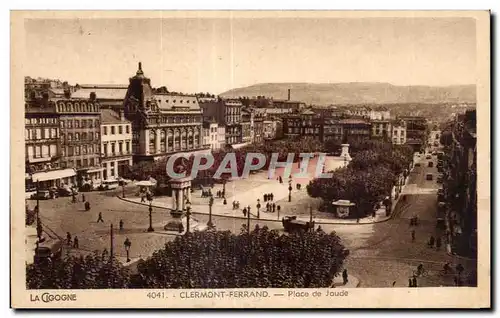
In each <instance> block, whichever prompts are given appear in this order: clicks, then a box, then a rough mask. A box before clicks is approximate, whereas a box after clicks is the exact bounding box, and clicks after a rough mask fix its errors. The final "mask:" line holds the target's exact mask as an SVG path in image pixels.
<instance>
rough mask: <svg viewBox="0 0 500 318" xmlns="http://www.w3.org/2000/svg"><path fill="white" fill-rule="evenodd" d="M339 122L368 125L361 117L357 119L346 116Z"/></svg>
mask: <svg viewBox="0 0 500 318" xmlns="http://www.w3.org/2000/svg"><path fill="white" fill-rule="evenodd" d="M339 123H341V124H365V125H368V122H366V121H365V120H362V119H357V118H346V119H341V120H340V121H339Z"/></svg>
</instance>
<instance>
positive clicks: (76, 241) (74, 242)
mask: <svg viewBox="0 0 500 318" xmlns="http://www.w3.org/2000/svg"><path fill="white" fill-rule="evenodd" d="M73 248H80V245H79V244H78V236H75V238H74V239H73Z"/></svg>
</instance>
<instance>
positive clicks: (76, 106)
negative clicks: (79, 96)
mask: <svg viewBox="0 0 500 318" xmlns="http://www.w3.org/2000/svg"><path fill="white" fill-rule="evenodd" d="M75 112H80V103H75Z"/></svg>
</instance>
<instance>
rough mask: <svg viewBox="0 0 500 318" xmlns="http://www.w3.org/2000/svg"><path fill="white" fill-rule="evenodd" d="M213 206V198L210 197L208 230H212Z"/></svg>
mask: <svg viewBox="0 0 500 318" xmlns="http://www.w3.org/2000/svg"><path fill="white" fill-rule="evenodd" d="M213 205H214V197H213V196H212V195H211V196H210V198H209V199H208V223H207V226H208V228H210V229H211V228H213V227H214V224H213V223H212V206H213Z"/></svg>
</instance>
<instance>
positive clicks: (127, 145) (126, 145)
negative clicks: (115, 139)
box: [125, 141, 130, 153]
mask: <svg viewBox="0 0 500 318" xmlns="http://www.w3.org/2000/svg"><path fill="white" fill-rule="evenodd" d="M125 151H126V152H127V153H129V152H130V142H129V141H127V143H126V144H125Z"/></svg>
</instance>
